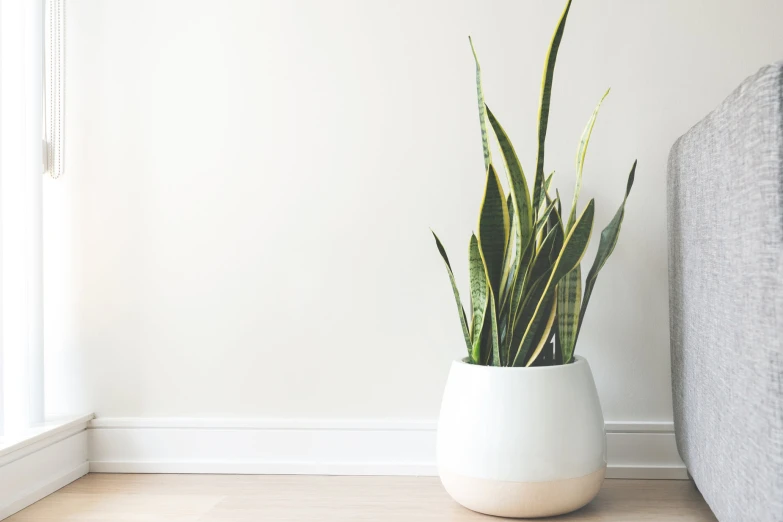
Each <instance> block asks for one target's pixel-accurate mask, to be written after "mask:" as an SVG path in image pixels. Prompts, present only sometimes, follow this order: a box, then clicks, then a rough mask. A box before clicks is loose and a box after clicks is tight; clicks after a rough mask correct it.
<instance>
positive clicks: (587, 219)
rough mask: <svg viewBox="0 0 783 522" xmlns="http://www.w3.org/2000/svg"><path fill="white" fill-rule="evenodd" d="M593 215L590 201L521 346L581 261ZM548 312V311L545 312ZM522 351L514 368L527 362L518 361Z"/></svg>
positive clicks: (587, 241) (562, 251)
mask: <svg viewBox="0 0 783 522" xmlns="http://www.w3.org/2000/svg"><path fill="white" fill-rule="evenodd" d="M594 213H595V201H594V200H590V203H588V204H587V207H585V210H584V212H582V215H581V216H580V217H579V219H578V220H577V222H576V224H575V225H574V227H573V229H572V230H571V232H570V233H569V234H568V237H566V239H565V242H564V243H563V248H562V250H561V251H560V254H559V255H558V257H557V260H556V261H555V263H554V266H553V268H552V273H551V275H550V276H549V280H548V281H547V284H546V286H545V288H544V291H543V292H542V296H541V299H540V300H539V301H538V304H537V305H536V308H535V310H534V312H533V315H532V319H531V320H530V323H528V325H527V328H526V329H525V333H524V335H523V336H522V345H523V346H524V345H525V343H528V344H529V343H530V340H529V339H528V337H529V336H530V335H532V329H531V327H532V326H533V325H534V324H535V323H536V322H537V321H538V320H539V319H538V318H539V316H540V315H541V314H543V313H544V307H543V304H544V302H545V301H546V300H547V299H548V298H549V297H550V294H552V295H553V294H554V289H555V286H556V285H557V284H558V283H559V282H560V279H562V278H563V276H565V275H566V274H567V273H568V272H570V271H571V270H573V269H574V267H576V265H578V264H579V262H580V261H581V260H582V257H583V256H584V254H585V250H587V245H588V243H589V242H590V235H591V233H592V230H593V216H594ZM547 312H548V310H547ZM521 352H522V350H518V351H517V354H516V356H515V359H514V366H519V365H522V364H525V363H526V362H527V361H526V360H525V361H521V360H519V354H520V353H521Z"/></svg>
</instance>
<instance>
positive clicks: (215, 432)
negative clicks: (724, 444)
mask: <svg viewBox="0 0 783 522" xmlns="http://www.w3.org/2000/svg"><path fill="white" fill-rule="evenodd" d="M435 429H436V423H435V422H430V421H397V422H395V421H367V420H363V421H350V420H341V421H319V420H306V419H303V420H276V419H269V420H268V419H205V418H198V419H187V418H156V419H149V418H98V419H95V420H93V421H91V422H90V423H89V426H88V436H89V448H90V454H89V461H90V471H93V472H100V473H240V474H316V475H436V474H437V468H436V465H435ZM607 444H608V448H607V449H608V472H607V476H609V477H610V478H650V479H685V478H687V473H686V471H685V466H684V465H683V463H682V461H681V460H680V458H679V455H678V453H677V447H676V444H675V441H674V430H673V426H672V423H670V422H663V423H660V422H653V423H648V422H641V423H637V422H608V423H607Z"/></svg>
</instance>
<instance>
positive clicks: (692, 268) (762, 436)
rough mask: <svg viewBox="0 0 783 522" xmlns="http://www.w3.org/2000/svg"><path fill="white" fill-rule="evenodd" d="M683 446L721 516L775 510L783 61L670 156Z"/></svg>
mask: <svg viewBox="0 0 783 522" xmlns="http://www.w3.org/2000/svg"><path fill="white" fill-rule="evenodd" d="M668 183H669V187H668V217H669V301H670V312H669V313H670V317H671V354H672V379H673V389H674V412H675V429H676V432H677V445H678V448H679V450H680V454H681V456H682V458H683V460H684V461H685V463H686V465H687V466H688V470H689V471H690V473H691V475H692V476H693V478H694V480H695V482H696V485H697V486H698V487H699V489H700V490H701V492H702V493H703V495H704V497H705V499H706V500H707V503H708V504H709V505H710V507H711V508H712V510H713V511H714V512H715V514H716V516H717V517H718V519H719V520H721V521H722V522H732V521H738V522H739V521H742V522H746V521H751V520H752V521H758V522H762V521H764V522H766V521H775V522H781V521H783V62H781V63H777V64H774V65H770V66H767V67H764V68H763V69H761V70H760V71H759V72H758V73H756V74H755V75H753V76H751V77H750V78H748V79H747V80H745V81H744V82H743V83H742V84H741V85H740V86H739V88H737V90H735V91H734V92H733V93H732V94H731V95H730V96H729V97H728V98H727V99H726V100H725V101H724V102H723V103H722V104H721V105H720V106H719V107H718V108H717V109H715V110H714V111H713V112H712V113H711V114H710V115H709V116H707V117H706V118H705V119H703V120H702V121H701V122H699V123H698V124H696V125H695V126H694V127H693V128H692V129H691V130H690V131H688V132H687V133H686V134H685V135H684V136H682V137H681V138H680V139H679V140H678V141H677V142H676V143H675V145H674V147H673V148H672V150H671V155H670V157H669V178H668Z"/></svg>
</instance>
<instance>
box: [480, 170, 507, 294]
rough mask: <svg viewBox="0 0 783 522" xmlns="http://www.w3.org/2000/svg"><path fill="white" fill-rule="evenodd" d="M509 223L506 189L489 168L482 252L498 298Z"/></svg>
mask: <svg viewBox="0 0 783 522" xmlns="http://www.w3.org/2000/svg"><path fill="white" fill-rule="evenodd" d="M508 235H509V223H508V209H507V208H506V197H505V195H504V194H503V187H502V186H501V185H500V180H499V179H498V175H497V173H496V172H495V168H494V167H493V166H492V165H491V164H490V166H489V168H488V169H487V184H486V187H485V190H484V199H483V201H482V202H481V211H480V213H479V222H478V243H479V249H480V250H481V253H482V255H483V257H484V262H485V263H486V265H487V274H488V277H489V282H490V286H491V288H492V292H493V293H494V295H495V296H498V295H500V281H501V278H502V275H503V259H504V257H505V251H506V245H507V244H508Z"/></svg>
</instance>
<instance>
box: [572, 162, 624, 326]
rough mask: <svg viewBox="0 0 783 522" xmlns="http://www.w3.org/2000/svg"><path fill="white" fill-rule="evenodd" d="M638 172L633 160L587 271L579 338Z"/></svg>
mask: <svg viewBox="0 0 783 522" xmlns="http://www.w3.org/2000/svg"><path fill="white" fill-rule="evenodd" d="M635 174H636V161H634V162H633V167H631V173H630V174H628V183H627V184H626V186H625V197H624V198H623V202H622V204H621V205H620V208H619V209H617V212H616V213H615V215H614V217H613V218H612V220H611V221H610V222H609V224H608V225H607V226H606V228H604V229H603V231H602V232H601V239H600V241H599V242H598V251H597V252H596V254H595V260H593V266H592V267H590V272H588V273H587V279H586V280H585V290H584V297H583V298H582V308H581V310H580V312H579V325H578V327H577V330H576V337H577V339H578V338H579V332H580V331H581V329H582V325H583V324H584V320H585V311H586V310H587V304H588V303H589V302H590V296H591V295H592V293H593V288H594V287H595V280H596V278H597V277H598V272H600V271H601V269H602V268H603V267H604V265H605V264H606V261H607V260H608V259H609V256H611V255H612V252H614V247H615V246H616V245H617V238H618V237H619V235H620V227H621V226H622V224H623V218H624V217H625V202H626V201H627V200H628V195H629V194H630V193H631V187H632V186H633V179H634V175H635Z"/></svg>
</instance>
